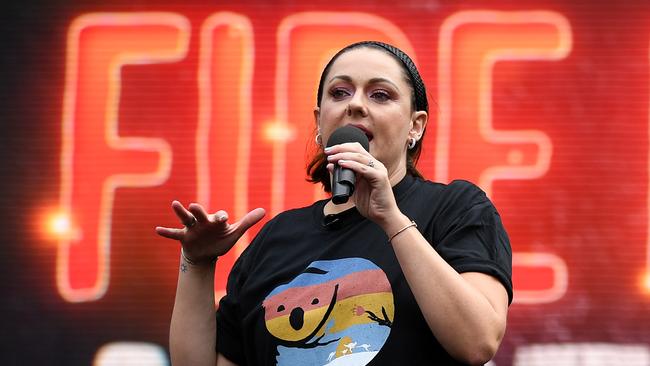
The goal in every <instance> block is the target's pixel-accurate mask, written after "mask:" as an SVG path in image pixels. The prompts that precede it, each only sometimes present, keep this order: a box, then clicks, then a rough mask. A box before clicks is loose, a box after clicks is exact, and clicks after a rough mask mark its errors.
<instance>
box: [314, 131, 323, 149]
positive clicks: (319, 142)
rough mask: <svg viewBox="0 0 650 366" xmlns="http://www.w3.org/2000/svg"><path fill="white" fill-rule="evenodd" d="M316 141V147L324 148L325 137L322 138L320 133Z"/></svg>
mask: <svg viewBox="0 0 650 366" xmlns="http://www.w3.org/2000/svg"><path fill="white" fill-rule="evenodd" d="M315 140H316V145H318V146H323V136H321V134H320V131H318V134H317V135H316V139H315Z"/></svg>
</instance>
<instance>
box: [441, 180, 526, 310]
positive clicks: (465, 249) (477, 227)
mask: <svg viewBox="0 0 650 366" xmlns="http://www.w3.org/2000/svg"><path fill="white" fill-rule="evenodd" d="M443 200H444V201H443V202H442V207H441V208H442V212H441V216H440V217H439V220H437V223H436V224H435V225H434V226H435V228H434V233H433V243H434V247H435V249H436V251H437V252H438V253H439V254H440V255H441V256H442V257H443V258H444V259H445V260H446V261H447V263H449V265H451V266H452V267H453V268H454V269H455V270H456V271H457V272H458V273H463V272H481V273H485V274H488V275H490V276H493V277H495V278H496V279H498V280H499V281H500V282H501V283H502V284H503V286H504V287H505V289H506V291H507V292H508V303H511V302H512V296H513V290H512V249H511V247H510V239H509V238H508V234H507V233H506V230H505V228H504V227H503V223H502V222H501V217H500V215H499V213H498V212H497V210H496V208H495V207H494V205H493V204H492V202H490V200H489V199H488V198H487V196H486V195H485V193H484V192H483V191H482V190H481V189H480V188H478V187H477V186H476V185H474V184H472V183H470V182H467V181H459V180H458V181H453V182H451V183H450V184H449V185H448V186H447V188H446V192H445V198H444V199H443Z"/></svg>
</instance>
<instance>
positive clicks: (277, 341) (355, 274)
mask: <svg viewBox="0 0 650 366" xmlns="http://www.w3.org/2000/svg"><path fill="white" fill-rule="evenodd" d="M393 191H394V193H395V197H396V199H397V203H398V206H399V208H400V210H401V211H402V213H404V214H405V215H407V216H408V217H409V218H411V219H412V220H414V221H415V222H416V223H417V225H418V230H420V232H421V233H422V234H423V236H424V237H425V238H426V239H427V240H428V241H429V243H431V245H432V246H433V247H434V248H435V250H436V251H437V252H438V253H439V254H440V255H441V256H442V257H443V258H444V259H445V260H446V261H447V263H449V264H450V265H451V266H452V267H453V268H454V269H455V270H456V271H458V272H460V273H462V272H482V273H486V274H489V275H491V276H493V277H495V278H497V279H498V280H499V281H500V282H501V283H502V284H503V286H504V287H505V288H506V290H507V292H508V296H509V300H510V301H512V281H511V273H512V259H511V258H512V252H511V248H510V242H509V239H508V236H507V234H506V232H505V230H504V228H503V225H502V223H501V220H500V217H499V214H498V213H497V211H496V209H495V208H494V206H493V205H492V203H491V202H490V200H489V199H488V198H487V197H486V196H485V193H483V191H481V190H480V189H479V188H478V187H476V186H475V185H473V184H471V183H469V182H466V181H454V182H452V183H450V184H449V185H444V184H438V183H432V182H429V181H423V180H421V179H417V178H413V177H411V176H408V175H407V176H406V178H404V179H403V180H402V181H401V182H400V183H399V184H397V185H396V186H395V187H393ZM326 203H327V201H326V200H323V201H318V202H316V203H314V204H313V205H311V206H309V207H305V208H300V209H295V210H289V211H286V212H283V213H281V214H279V215H277V216H276V217H275V218H273V219H272V220H270V221H269V222H268V223H267V224H266V225H265V226H264V227H263V228H262V230H261V231H260V233H259V234H258V235H257V237H256V238H255V239H254V240H253V242H252V243H251V245H250V246H249V247H248V248H247V249H246V250H245V251H244V253H242V255H241V256H240V258H239V259H238V260H237V262H236V263H235V265H234V266H233V269H232V271H231V273H230V276H229V278H228V284H227V295H226V296H225V297H224V298H223V299H222V300H221V302H220V305H219V309H218V310H217V349H218V351H219V352H220V353H221V354H223V355H224V356H225V357H226V358H228V359H230V360H232V361H233V362H235V363H237V364H239V365H241V366H243V365H290V366H295V365H403V364H408V365H460V364H461V363H459V362H457V361H454V360H453V359H452V358H451V357H450V356H449V355H448V354H447V352H446V351H445V350H444V349H443V348H442V346H441V345H440V344H439V343H438V341H437V340H436V338H435V337H434V336H433V334H432V333H431V330H430V329H429V327H428V326H427V323H426V321H425V320H424V317H423V315H422V313H421V311H420V309H419V307H418V305H417V303H416V301H415V298H414V297H413V294H412V292H411V290H410V288H409V286H408V284H407V282H406V279H405V278H404V274H403V273H402V271H401V268H400V266H399V263H398V261H397V259H396V257H395V253H394V252H393V249H392V247H391V244H390V243H389V242H388V238H387V236H386V234H385V233H384V231H383V230H382V229H381V228H380V227H379V226H378V225H376V224H375V223H373V222H372V221H370V220H368V219H366V218H364V217H363V216H361V215H360V214H359V212H358V211H357V210H356V209H355V208H352V209H350V210H347V211H344V212H342V213H340V214H338V215H335V216H329V217H327V218H325V217H324V215H323V207H324V206H325V204H326ZM431 281H435V278H432V279H431Z"/></svg>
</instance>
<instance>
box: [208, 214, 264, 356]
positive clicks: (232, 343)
mask: <svg viewBox="0 0 650 366" xmlns="http://www.w3.org/2000/svg"><path fill="white" fill-rule="evenodd" d="M272 222H273V220H271V221H270V222H268V223H267V224H266V225H264V227H263V228H262V230H260V232H259V233H258V234H257V236H255V238H254V239H253V241H252V242H251V243H250V245H249V246H248V247H247V248H246V249H245V250H244V252H243V253H242V254H241V256H239V258H237V260H236V261H235V264H234V265H233V267H232V269H231V270H230V274H229V275H228V282H227V283H226V295H225V296H224V297H222V298H221V300H220V301H219V308H218V309H217V315H216V321H217V344H216V351H217V352H218V353H221V354H222V355H224V356H225V357H226V358H227V359H229V360H230V361H232V362H234V363H236V364H238V365H240V366H244V365H246V364H247V362H246V354H245V352H244V349H245V347H244V343H245V340H244V330H243V322H242V308H241V304H242V296H241V292H242V288H243V287H244V286H245V285H246V281H247V279H248V274H249V269H250V268H251V265H252V263H253V262H254V261H255V260H254V259H255V252H256V248H259V246H260V245H261V243H262V242H263V241H264V237H265V236H266V234H267V233H268V231H269V227H270V226H271V223H272Z"/></svg>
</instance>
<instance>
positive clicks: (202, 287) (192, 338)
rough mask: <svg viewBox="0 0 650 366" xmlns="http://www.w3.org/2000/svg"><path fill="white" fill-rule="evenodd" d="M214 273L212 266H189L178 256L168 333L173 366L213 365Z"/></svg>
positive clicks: (214, 334)
mask: <svg viewBox="0 0 650 366" xmlns="http://www.w3.org/2000/svg"><path fill="white" fill-rule="evenodd" d="M214 273H215V267H214V265H204V266H192V265H189V264H188V263H186V262H185V261H184V260H183V259H182V258H181V264H180V270H179V274H178V285H177V289H176V300H175V302H174V311H173V313H172V320H171V325H170V334H169V348H170V353H171V359H172V364H173V365H174V366H182V365H210V366H214V365H215V361H216V351H215V344H216V321H215V304H214Z"/></svg>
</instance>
